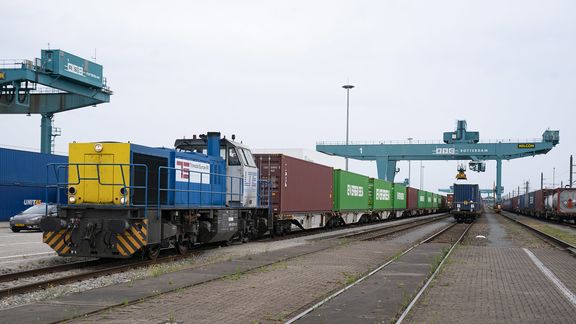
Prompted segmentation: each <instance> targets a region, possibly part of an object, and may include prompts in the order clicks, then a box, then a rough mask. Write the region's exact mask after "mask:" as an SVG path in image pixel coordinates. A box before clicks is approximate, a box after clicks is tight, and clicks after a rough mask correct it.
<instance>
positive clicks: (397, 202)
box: [394, 183, 408, 209]
mask: <svg viewBox="0 0 576 324" xmlns="http://www.w3.org/2000/svg"><path fill="white" fill-rule="evenodd" d="M406 198H408V195H407V194H406V187H405V186H403V185H402V184H400V183H395V184H394V209H406Z"/></svg>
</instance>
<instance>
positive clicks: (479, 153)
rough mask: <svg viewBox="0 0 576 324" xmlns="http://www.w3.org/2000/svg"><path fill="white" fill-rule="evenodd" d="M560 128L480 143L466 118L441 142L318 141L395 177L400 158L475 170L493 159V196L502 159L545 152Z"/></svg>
mask: <svg viewBox="0 0 576 324" xmlns="http://www.w3.org/2000/svg"><path fill="white" fill-rule="evenodd" d="M559 136H560V135H559V131H557V130H555V131H553V130H547V131H545V132H544V133H543V134H542V139H541V140H533V141H526V142H511V141H495V142H490V143H482V142H480V141H479V133H478V132H467V131H466V121H463V120H461V121H458V126H457V129H456V131H455V132H446V133H444V143H438V144H420V143H400V144H396V143H395V144H386V143H384V142H381V143H377V142H376V143H353V144H349V145H345V144H344V145H343V144H341V143H327V142H320V143H318V144H317V145H316V150H317V151H319V152H322V153H326V154H330V155H336V156H341V157H347V158H350V159H356V160H365V161H376V166H377V168H378V177H379V178H380V179H384V180H387V181H392V182H393V181H394V177H395V175H396V162H397V161H403V160H471V161H472V162H471V168H472V169H473V170H474V171H479V172H482V171H484V170H485V165H484V161H486V160H495V161H496V197H497V199H498V201H500V198H501V196H502V160H511V159H518V158H523V157H528V156H535V155H539V154H546V153H548V152H549V151H550V150H551V149H552V148H553V147H554V146H556V144H558V143H559V140H560V137H559Z"/></svg>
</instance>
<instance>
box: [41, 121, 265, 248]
mask: <svg viewBox="0 0 576 324" xmlns="http://www.w3.org/2000/svg"><path fill="white" fill-rule="evenodd" d="M175 146H176V148H175V149H167V148H150V147H145V146H141V145H136V144H132V143H109V142H98V143H71V144H70V145H69V162H68V163H67V164H52V165H49V166H48V167H49V169H52V172H54V173H55V174H56V178H57V179H58V184H56V185H55V186H59V187H65V189H66V191H67V199H68V202H67V204H64V205H61V206H59V211H58V217H50V218H45V219H43V220H42V222H41V225H40V226H41V229H42V230H43V231H44V234H43V240H44V242H45V243H46V244H48V245H50V246H51V247H52V248H53V249H54V250H55V251H56V252H58V254H59V255H61V256H83V257H103V258H127V257H132V256H134V255H135V254H143V255H147V256H148V257H150V258H155V257H156V256H157V255H158V253H159V251H160V249H162V248H170V247H174V248H176V249H177V250H178V251H179V252H181V253H185V252H186V251H187V250H188V249H189V248H190V247H192V246H193V245H195V244H196V243H209V242H229V241H231V240H233V239H240V240H247V239H250V238H252V237H259V236H262V235H263V234H264V233H266V232H268V231H269V230H270V228H271V226H272V221H271V219H269V212H268V207H267V206H261V205H260V199H259V196H260V195H261V194H262V193H261V192H260V190H261V189H262V188H266V186H265V185H261V183H259V174H258V168H256V164H255V162H254V158H253V157H252V153H251V152H250V150H249V149H248V148H247V147H246V146H244V145H242V144H241V143H237V142H235V141H234V140H228V139H226V138H223V139H221V138H220V133H216V132H211V133H208V134H207V135H205V136H200V137H198V138H192V139H182V140H177V141H176V145H175ZM49 172H50V171H49ZM59 192H60V190H59Z"/></svg>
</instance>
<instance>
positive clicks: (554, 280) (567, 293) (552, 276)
mask: <svg viewBox="0 0 576 324" xmlns="http://www.w3.org/2000/svg"><path fill="white" fill-rule="evenodd" d="M522 249H523V250H524V252H526V254H528V256H529V257H530V259H531V260H532V262H534V264H535V265H536V266H537V267H538V269H540V271H542V273H543V274H544V275H545V276H546V277H547V278H548V279H549V280H550V281H552V283H553V284H554V285H555V286H556V288H558V290H560V292H562V294H563V295H564V296H565V297H566V298H567V299H568V301H570V302H571V303H572V306H576V295H574V293H573V292H572V291H570V289H569V288H568V287H566V286H565V285H564V284H563V283H562V281H560V279H558V277H556V275H555V274H554V273H553V272H552V271H550V269H548V268H546V266H545V265H544V264H543V263H542V261H540V260H539V259H538V258H537V257H536V256H535V255H534V253H532V251H530V250H528V249H527V248H522Z"/></svg>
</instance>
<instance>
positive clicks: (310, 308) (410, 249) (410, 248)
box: [285, 218, 456, 324]
mask: <svg viewBox="0 0 576 324" xmlns="http://www.w3.org/2000/svg"><path fill="white" fill-rule="evenodd" d="M441 219H443V218H436V219H435V220H436V221H438V220H441ZM421 225H422V224H421ZM454 225H456V223H452V224H450V225H448V226H446V227H445V228H443V229H441V230H440V231H438V232H436V233H434V234H432V235H431V236H429V237H427V238H425V239H424V240H422V241H420V242H418V243H416V244H414V245H412V246H411V247H409V248H407V249H406V250H404V251H402V252H401V253H400V254H399V255H397V256H396V257H394V258H392V259H390V260H388V261H387V262H385V263H384V264H382V265H380V266H379V267H377V268H376V269H374V270H372V271H370V272H369V273H368V274H366V275H364V276H362V277H361V278H360V279H358V280H356V281H355V282H353V283H351V284H349V285H347V286H346V287H344V288H342V289H340V290H338V291H336V292H335V293H333V294H331V295H330V296H328V297H326V298H324V299H323V300H321V301H319V302H318V303H316V304H314V305H312V306H311V307H309V308H307V309H306V310H304V311H303V312H301V313H299V314H298V315H296V316H294V317H293V318H291V319H289V320H288V321H286V322H285V324H291V323H294V322H296V321H297V320H299V319H301V318H302V317H304V316H306V315H308V314H310V313H311V312H313V311H314V310H315V309H317V308H318V307H320V306H322V305H324V304H325V303H327V302H328V301H330V300H332V299H334V298H335V297H336V296H338V295H340V294H342V293H343V292H345V291H347V290H348V289H350V288H352V287H354V286H356V285H357V284H359V283H360V282H362V281H364V280H366V279H367V278H369V277H371V276H372V275H374V274H375V273H377V272H378V271H380V270H382V269H383V268H385V267H386V266H388V265H389V264H391V263H392V262H394V261H396V260H397V259H398V258H399V257H401V256H403V255H405V254H406V253H408V252H410V251H412V250H413V249H414V248H416V247H417V246H419V245H421V244H424V243H426V242H429V241H430V240H432V239H434V238H436V237H438V235H440V234H442V233H444V232H445V231H447V230H448V229H450V228H452V227H453V226H454ZM417 226H418V225H416V226H414V227H417ZM402 230H404V229H399V230H397V231H394V232H393V233H396V232H398V231H402ZM393 233H389V234H393Z"/></svg>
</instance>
